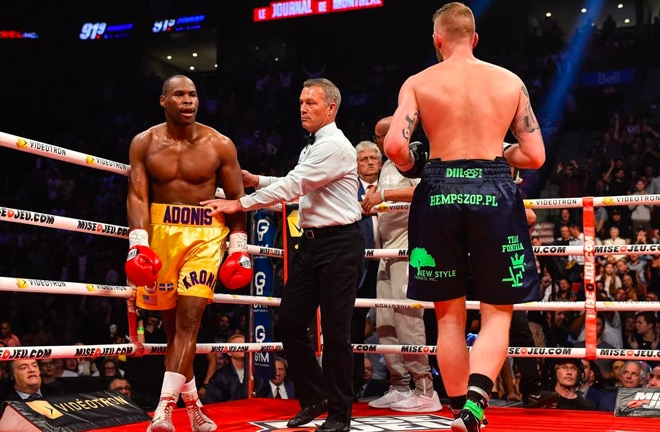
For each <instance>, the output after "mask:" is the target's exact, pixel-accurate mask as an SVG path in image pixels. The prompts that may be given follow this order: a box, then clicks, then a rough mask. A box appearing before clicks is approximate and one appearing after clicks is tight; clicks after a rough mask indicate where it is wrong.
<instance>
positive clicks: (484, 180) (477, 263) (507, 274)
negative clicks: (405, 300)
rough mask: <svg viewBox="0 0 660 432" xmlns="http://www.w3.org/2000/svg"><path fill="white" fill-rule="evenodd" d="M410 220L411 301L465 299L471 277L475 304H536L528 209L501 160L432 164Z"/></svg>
mask: <svg viewBox="0 0 660 432" xmlns="http://www.w3.org/2000/svg"><path fill="white" fill-rule="evenodd" d="M410 221H411V223H410V227H409V230H408V236H409V248H410V249H409V253H410V268H409V271H410V276H409V283H408V297H409V298H411V299H415V300H424V301H446V300H451V299H456V298H459V297H463V296H465V295H466V288H467V277H468V275H469V273H470V272H471V273H472V275H473V277H474V286H475V297H476V299H477V300H480V301H482V302H485V303H489V304H496V305H497V304H512V303H521V302H528V301H535V300H539V297H540V289H539V279H538V274H537V271H536V263H535V260H534V253H533V251H532V244H531V241H530V238H529V229H528V226H527V218H526V216H525V208H524V205H523V201H522V198H521V196H520V192H519V191H518V188H517V186H516V185H515V184H514V183H513V181H512V179H511V167H510V166H509V164H508V163H507V161H506V159H504V158H502V157H498V158H496V159H495V160H480V159H470V160H453V161H448V162H445V161H442V160H440V159H432V160H430V161H429V163H428V164H427V165H426V167H425V168H424V171H423V173H422V181H421V183H420V184H419V186H418V187H417V189H416V190H415V195H414V197H413V202H412V206H411V209H410ZM412 221H414V223H412ZM468 254H469V260H468ZM470 266H472V267H473V268H472V269H470V268H469V267H470Z"/></svg>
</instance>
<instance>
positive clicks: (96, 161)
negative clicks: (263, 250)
mask: <svg viewBox="0 0 660 432" xmlns="http://www.w3.org/2000/svg"><path fill="white" fill-rule="evenodd" d="M0 146H2V147H6V148H9V149H12V150H19V151H23V152H26V153H32V154H36V155H40V156H44V157H48V158H51V159H57V160H60V161H63V162H69V163H73V164H76V165H81V166H86V167H89V168H95V169H99V170H103V171H109V172H113V173H116V174H121V175H124V176H128V174H129V171H130V165H126V164H123V163H121V162H115V161H112V160H109V159H105V158H101V157H98V156H93V155H89V154H86V153H81V152H77V151H75V150H69V149H66V148H63V147H58V146H55V145H52V144H47V143H43V142H41V141H36V140H32V139H29V138H23V137H20V136H18V135H12V134H9V133H5V132H0ZM220 191H222V189H220V188H218V189H217V190H216V196H220V195H219V194H218V193H219V192H220ZM523 202H524V203H525V207H527V208H533V209H558V208H576V207H583V204H582V198H540V199H526V200H523ZM643 204H656V205H660V195H621V196H605V197H594V198H593V206H594V207H602V206H616V205H643ZM276 206H278V205H276ZM277 208H278V209H280V208H281V206H278V207H277ZM374 209H375V210H376V211H379V212H388V211H408V210H409V209H410V203H390V202H384V203H381V204H378V205H377V206H375V207H374Z"/></svg>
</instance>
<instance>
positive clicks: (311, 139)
mask: <svg viewBox="0 0 660 432" xmlns="http://www.w3.org/2000/svg"><path fill="white" fill-rule="evenodd" d="M305 141H307V144H308V145H312V144H314V143H315V142H316V135H314V134H311V135H309V136H308V137H307V138H305Z"/></svg>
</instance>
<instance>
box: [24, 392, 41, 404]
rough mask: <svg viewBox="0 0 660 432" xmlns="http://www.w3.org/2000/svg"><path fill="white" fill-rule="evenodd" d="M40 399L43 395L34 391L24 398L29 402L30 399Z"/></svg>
mask: <svg viewBox="0 0 660 432" xmlns="http://www.w3.org/2000/svg"><path fill="white" fill-rule="evenodd" d="M42 399H43V396H41V395H40V394H39V393H34V394H31V395H30V396H28V398H27V399H25V400H26V401H28V402H30V401H36V400H42Z"/></svg>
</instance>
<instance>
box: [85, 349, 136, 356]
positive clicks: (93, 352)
mask: <svg viewBox="0 0 660 432" xmlns="http://www.w3.org/2000/svg"><path fill="white" fill-rule="evenodd" d="M132 352H133V347H103V348H100V347H84V348H76V351H75V352H74V354H73V356H74V357H106V356H108V357H116V356H118V355H124V354H130V353H132Z"/></svg>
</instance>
